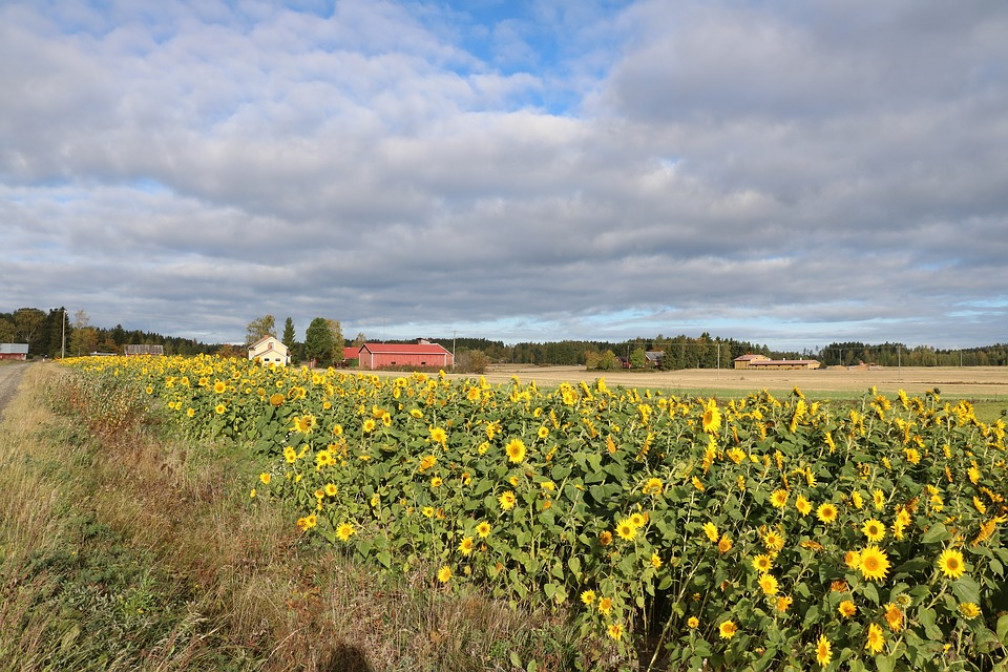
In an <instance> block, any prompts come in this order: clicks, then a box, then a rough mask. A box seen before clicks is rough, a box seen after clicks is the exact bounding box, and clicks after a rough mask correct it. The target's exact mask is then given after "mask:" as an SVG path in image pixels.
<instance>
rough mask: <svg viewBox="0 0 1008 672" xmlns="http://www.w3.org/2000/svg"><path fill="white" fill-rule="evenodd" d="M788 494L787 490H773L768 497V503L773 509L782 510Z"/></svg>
mask: <svg viewBox="0 0 1008 672" xmlns="http://www.w3.org/2000/svg"><path fill="white" fill-rule="evenodd" d="M787 500H788V492H787V490H783V489H778V490H774V492H773V494H772V495H770V503H771V504H772V505H773V506H774V508H775V509H782V508H784V505H785V504H787Z"/></svg>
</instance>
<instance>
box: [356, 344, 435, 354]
mask: <svg viewBox="0 0 1008 672" xmlns="http://www.w3.org/2000/svg"><path fill="white" fill-rule="evenodd" d="M364 348H367V350H368V352H370V353H372V354H375V355H445V354H449V355H450V354H451V353H450V352H448V351H447V350H446V349H445V348H444V347H442V346H441V345H440V344H439V343H365V344H364V345H363V346H361V349H362V350H363V349H364Z"/></svg>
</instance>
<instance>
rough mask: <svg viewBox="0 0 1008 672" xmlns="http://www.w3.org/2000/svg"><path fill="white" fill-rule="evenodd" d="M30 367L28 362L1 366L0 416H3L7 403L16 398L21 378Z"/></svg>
mask: <svg viewBox="0 0 1008 672" xmlns="http://www.w3.org/2000/svg"><path fill="white" fill-rule="evenodd" d="M28 366H29V365H28V363H27V362H18V363H16V364H4V365H3V366H0V416H2V415H3V411H4V407H5V406H7V402H8V401H10V400H11V399H13V398H14V394H15V393H16V392H17V388H18V383H19V382H21V376H22V375H23V374H24V372H25V369H27V368H28Z"/></svg>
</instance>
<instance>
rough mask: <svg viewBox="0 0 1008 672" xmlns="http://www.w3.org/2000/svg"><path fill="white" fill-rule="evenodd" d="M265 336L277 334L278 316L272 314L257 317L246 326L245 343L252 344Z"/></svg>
mask: <svg viewBox="0 0 1008 672" xmlns="http://www.w3.org/2000/svg"><path fill="white" fill-rule="evenodd" d="M263 336H276V318H275V317H273V316H272V315H263V316H262V317H257V318H256V319H254V320H252V321H251V322H249V323H248V326H247V327H245V345H246V346H250V345H252V344H253V343H255V342H256V341H258V340H259V339H260V338H262V337H263Z"/></svg>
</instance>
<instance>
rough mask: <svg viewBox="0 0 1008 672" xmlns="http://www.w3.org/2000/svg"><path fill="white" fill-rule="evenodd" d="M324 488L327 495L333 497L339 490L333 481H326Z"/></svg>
mask: <svg viewBox="0 0 1008 672" xmlns="http://www.w3.org/2000/svg"><path fill="white" fill-rule="evenodd" d="M324 490H325V494H326V495H328V496H329V497H335V496H336V493H338V492H339V488H337V487H336V484H335V483H326V484H325V488H324Z"/></svg>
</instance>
